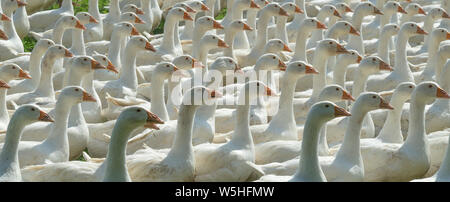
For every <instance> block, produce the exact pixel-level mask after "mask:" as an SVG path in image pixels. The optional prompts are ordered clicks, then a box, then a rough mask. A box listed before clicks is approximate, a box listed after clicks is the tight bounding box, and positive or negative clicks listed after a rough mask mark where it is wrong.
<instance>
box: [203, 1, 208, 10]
mask: <svg viewBox="0 0 450 202" xmlns="http://www.w3.org/2000/svg"><path fill="white" fill-rule="evenodd" d="M202 11H209V8H208V6H206V5H205V4H204V3H202Z"/></svg>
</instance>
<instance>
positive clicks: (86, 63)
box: [70, 56, 106, 75]
mask: <svg viewBox="0 0 450 202" xmlns="http://www.w3.org/2000/svg"><path fill="white" fill-rule="evenodd" d="M70 68H72V69H74V70H76V72H77V73H78V74H82V75H87V74H89V73H91V72H92V71H94V70H97V69H106V67H105V66H103V65H102V64H100V63H99V62H97V61H96V60H95V59H94V58H92V57H90V56H75V57H74V58H72V59H71V60H70Z"/></svg>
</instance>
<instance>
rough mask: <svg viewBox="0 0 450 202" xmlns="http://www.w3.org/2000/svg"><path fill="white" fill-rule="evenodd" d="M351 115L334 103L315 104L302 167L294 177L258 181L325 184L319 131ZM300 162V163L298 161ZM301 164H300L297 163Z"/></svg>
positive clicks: (302, 155)
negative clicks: (332, 122) (340, 118)
mask: <svg viewBox="0 0 450 202" xmlns="http://www.w3.org/2000/svg"><path fill="white" fill-rule="evenodd" d="M350 115H351V114H350V113H349V112H347V111H345V109H342V108H340V107H338V106H336V105H335V104H333V103H332V102H327V101H324V102H319V103H317V104H315V105H314V106H313V107H312V108H311V111H310V112H309V113H308V119H307V122H306V130H305V138H304V141H303V143H302V147H303V146H304V147H303V148H304V149H303V150H302V152H301V153H302V154H301V155H300V156H301V159H300V165H301V166H300V167H299V169H298V172H297V173H296V174H295V175H294V176H293V177H290V176H273V175H267V176H264V177H262V178H261V179H259V180H258V181H263V182H264V181H310V182H311V181H318V182H325V181H326V178H325V175H324V173H323V171H322V169H321V168H320V164H319V157H318V155H317V154H318V149H317V145H318V143H319V130H320V128H321V127H322V125H323V124H325V123H326V122H327V121H330V120H332V119H334V118H336V117H340V116H350ZM297 162H298V161H297ZM297 164H299V163H297Z"/></svg>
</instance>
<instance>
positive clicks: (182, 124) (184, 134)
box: [167, 104, 196, 160]
mask: <svg viewBox="0 0 450 202" xmlns="http://www.w3.org/2000/svg"><path fill="white" fill-rule="evenodd" d="M195 111H196V106H194V105H184V104H181V106H180V112H179V113H178V114H179V115H180V116H179V117H178V121H177V134H176V135H175V139H174V141H173V144H172V148H171V149H170V152H169V154H167V158H178V159H183V160H186V159H192V158H193V157H194V156H193V155H194V149H193V146H192V129H193V123H194V115H195Z"/></svg>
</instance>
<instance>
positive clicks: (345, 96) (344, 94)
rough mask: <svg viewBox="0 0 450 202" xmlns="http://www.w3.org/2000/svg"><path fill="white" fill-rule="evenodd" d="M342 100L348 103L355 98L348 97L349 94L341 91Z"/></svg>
mask: <svg viewBox="0 0 450 202" xmlns="http://www.w3.org/2000/svg"><path fill="white" fill-rule="evenodd" d="M341 99H342V100H350V101H355V98H354V97H353V96H352V95H350V93H349V92H347V91H346V90H344V91H342V98H341Z"/></svg>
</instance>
